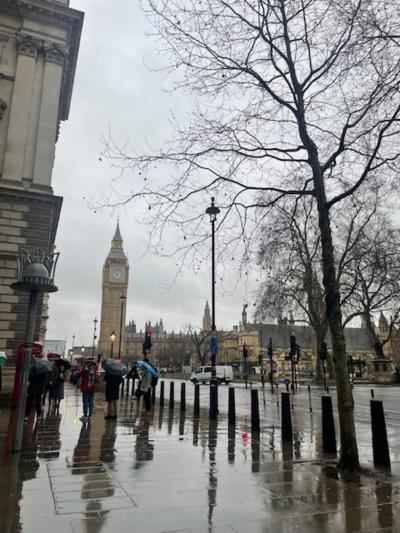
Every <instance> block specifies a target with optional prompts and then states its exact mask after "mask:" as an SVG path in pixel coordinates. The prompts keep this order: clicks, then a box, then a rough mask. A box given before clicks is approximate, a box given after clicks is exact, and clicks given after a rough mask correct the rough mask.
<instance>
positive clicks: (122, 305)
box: [118, 294, 126, 359]
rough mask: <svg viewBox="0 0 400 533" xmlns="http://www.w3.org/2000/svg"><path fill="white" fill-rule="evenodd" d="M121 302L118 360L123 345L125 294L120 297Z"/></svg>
mask: <svg viewBox="0 0 400 533" xmlns="http://www.w3.org/2000/svg"><path fill="white" fill-rule="evenodd" d="M120 300H121V320H120V322H119V342H118V359H121V344H122V318H123V316H124V303H125V300H126V296H125V295H124V294H121V296H120Z"/></svg>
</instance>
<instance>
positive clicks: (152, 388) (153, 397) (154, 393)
mask: <svg viewBox="0 0 400 533" xmlns="http://www.w3.org/2000/svg"><path fill="white" fill-rule="evenodd" d="M151 401H152V404H153V405H154V404H155V403H156V387H155V386H152V387H151Z"/></svg>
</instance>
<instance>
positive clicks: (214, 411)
mask: <svg viewBox="0 0 400 533" xmlns="http://www.w3.org/2000/svg"><path fill="white" fill-rule="evenodd" d="M209 416H210V418H211V419H213V420H215V419H216V418H217V416H218V385H216V384H214V383H212V384H211V385H210V411H209Z"/></svg>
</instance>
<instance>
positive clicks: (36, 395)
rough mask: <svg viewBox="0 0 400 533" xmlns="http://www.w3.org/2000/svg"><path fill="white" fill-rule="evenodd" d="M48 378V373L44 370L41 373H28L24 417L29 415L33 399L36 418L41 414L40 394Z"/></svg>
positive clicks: (42, 392) (41, 394)
mask: <svg viewBox="0 0 400 533" xmlns="http://www.w3.org/2000/svg"><path fill="white" fill-rule="evenodd" d="M48 380H49V375H48V373H47V372H44V373H41V374H36V373H33V372H30V373H29V386H28V396H27V399H26V406H25V417H26V419H27V418H28V416H29V415H30V412H31V408H32V404H33V401H34V400H35V408H36V415H37V417H38V418H40V417H41V416H42V396H43V394H44V391H45V388H46V385H47V382H48Z"/></svg>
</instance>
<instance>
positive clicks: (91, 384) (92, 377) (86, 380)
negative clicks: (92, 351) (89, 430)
mask: <svg viewBox="0 0 400 533" xmlns="http://www.w3.org/2000/svg"><path fill="white" fill-rule="evenodd" d="M96 372H97V365H96V363H95V362H94V361H93V359H91V358H90V359H86V361H85V363H84V364H83V366H82V367H81V368H80V369H79V370H78V371H77V372H75V376H76V377H78V378H81V392H82V403H83V416H81V418H80V420H81V421H82V422H85V421H87V420H90V418H91V416H92V413H93V399H94V393H95V391H96Z"/></svg>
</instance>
